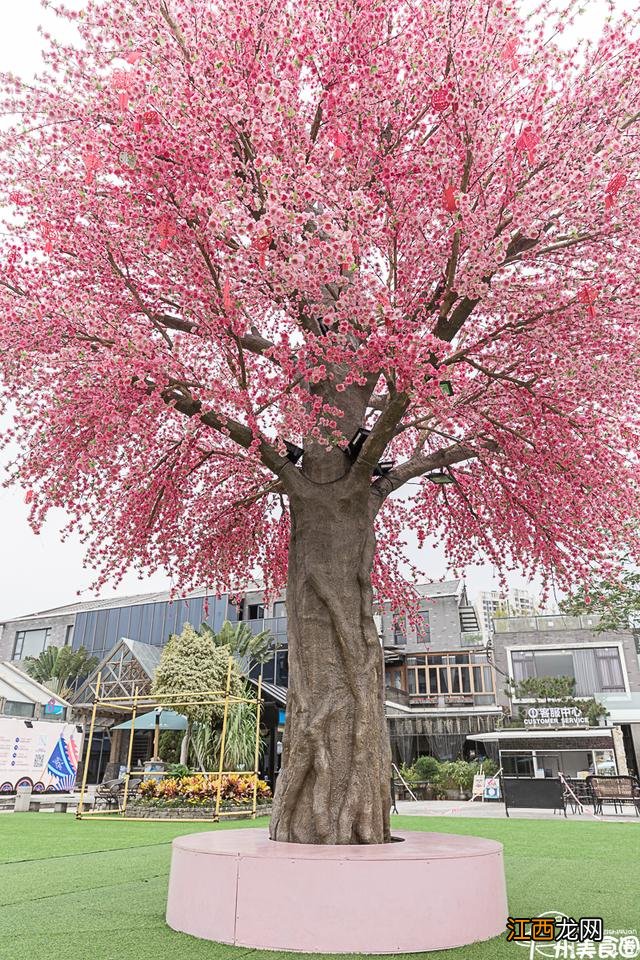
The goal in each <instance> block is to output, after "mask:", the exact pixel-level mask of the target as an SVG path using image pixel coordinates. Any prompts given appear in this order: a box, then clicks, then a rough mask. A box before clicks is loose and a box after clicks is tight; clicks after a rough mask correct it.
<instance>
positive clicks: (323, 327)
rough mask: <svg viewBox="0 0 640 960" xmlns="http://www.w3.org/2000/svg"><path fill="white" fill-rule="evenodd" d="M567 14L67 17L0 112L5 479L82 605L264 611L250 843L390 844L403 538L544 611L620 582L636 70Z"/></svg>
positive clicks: (628, 482)
mask: <svg viewBox="0 0 640 960" xmlns="http://www.w3.org/2000/svg"><path fill="white" fill-rule="evenodd" d="M576 10H577V4H575V3H572V2H568V3H565V4H562V5H561V8H559V9H555V8H554V5H553V4H552V3H550V2H542V3H541V4H540V5H539V6H538V7H537V8H536V9H535V10H533V11H530V12H529V14H528V15H527V16H526V17H525V16H524V14H522V15H520V13H519V8H518V5H517V4H514V3H511V2H506V0H491V2H490V0H305V2H304V3H298V4H292V3H287V2H284V0H225V2H224V3H222V2H219V0H109V2H106V0H105V2H101V0H91V2H88V3H87V4H86V7H85V9H84V10H83V12H82V13H81V14H77V13H75V14H74V13H64V12H62V13H61V15H62V16H65V17H67V19H69V20H70V21H71V23H72V25H75V26H76V27H77V31H78V40H77V42H76V43H75V45H70V46H65V45H61V44H59V43H56V42H54V41H52V40H51V41H48V53H47V60H46V68H45V69H46V72H45V73H43V75H42V76H40V77H39V78H37V79H36V80H34V81H29V82H21V81H19V80H18V79H15V78H12V77H6V78H5V79H4V95H3V106H2V111H3V115H4V125H3V127H2V141H3V148H4V150H3V158H2V161H1V166H0V196H1V198H2V202H3V203H4V205H5V209H6V216H5V222H4V226H3V235H2V239H1V247H2V263H1V269H0V284H1V286H0V291H1V293H0V299H1V306H2V311H1V314H0V365H1V368H2V375H3V382H4V396H5V398H6V399H7V400H8V401H10V402H11V404H12V408H15V409H17V415H16V426H15V430H14V431H12V433H11V437H13V438H14V439H17V441H18V442H19V444H20V449H21V450H22V454H21V456H20V459H19V461H18V462H17V463H16V464H15V475H16V476H17V477H18V478H19V479H20V481H21V482H22V483H23V484H24V485H25V487H26V489H27V494H26V496H27V499H28V501H29V502H31V510H32V512H31V517H32V522H33V524H34V525H35V526H36V527H37V526H38V525H39V524H40V523H41V522H42V520H43V518H44V516H45V514H46V511H47V510H48V509H49V508H50V507H51V506H59V507H63V508H64V509H65V510H67V511H68V512H69V514H70V516H71V525H72V526H74V525H75V526H76V527H77V528H78V529H79V530H80V531H82V533H83V535H84V536H85V537H86V539H87V542H88V562H89V564H90V565H91V566H93V567H95V568H96V569H97V570H98V571H99V573H98V574H97V582H98V583H100V582H105V580H106V579H107V578H110V577H113V576H114V575H115V576H116V577H117V576H118V575H120V574H121V573H122V572H123V571H124V570H125V569H126V568H127V567H129V566H130V565H131V564H134V565H137V566H138V567H139V568H140V569H141V570H144V569H149V568H157V567H165V568H166V569H168V570H169V571H170V572H171V575H172V576H173V577H174V579H175V582H176V584H177V586H178V587H180V588H187V587H189V586H191V585H207V586H211V587H213V588H217V589H219V590H222V589H226V588H231V589H232V590H233V589H240V588H241V586H242V584H243V582H246V580H247V578H249V577H250V576H252V575H254V574H255V571H256V570H260V571H261V572H262V574H263V575H264V577H265V580H266V582H267V584H268V586H269V587H270V588H271V590H272V591H275V590H277V589H279V588H281V587H282V586H283V585H284V583H285V581H286V582H287V613H288V618H289V626H288V632H289V664H290V685H289V699H288V708H287V727H286V733H285V747H284V766H283V772H282V774H281V776H280V778H279V783H278V790H277V795H276V799H275V808H274V814H273V818H272V824H271V832H272V836H273V837H274V838H275V839H277V840H293V841H301V842H310V843H370V842H379V841H385V840H388V839H389V821H388V809H389V798H388V793H387V784H388V782H389V773H390V769H389V761H390V757H389V748H388V742H387V734H386V730H385V720H384V704H383V661H382V654H381V649H380V643H379V639H378V635H377V632H376V628H375V624H374V620H373V613H372V603H373V598H374V592H375V593H376V594H377V596H378V598H380V599H384V598H387V599H391V600H392V601H393V602H395V603H398V602H400V600H401V599H402V596H403V588H402V583H401V580H400V579H399V576H398V564H399V562H400V561H401V559H402V555H403V548H404V543H403V530H405V529H406V527H407V526H409V527H411V528H412V529H413V530H414V531H415V532H416V533H417V536H418V539H419V541H420V542H424V541H425V539H427V538H431V537H434V536H435V537H438V538H440V540H441V542H442V543H443V544H444V547H445V549H446V551H447V554H448V557H449V560H450V564H451V565H452V566H456V567H462V566H463V565H464V564H465V563H467V562H469V561H471V560H473V559H474V558H475V557H477V556H478V554H479V553H481V554H483V555H484V556H485V557H486V556H488V557H489V558H490V559H491V561H492V562H495V563H496V564H499V565H501V566H502V567H503V568H504V567H505V566H508V565H509V564H511V563H515V562H518V563H519V564H520V565H521V566H522V567H523V568H524V570H525V571H526V572H528V573H534V572H536V571H537V572H542V574H543V575H547V576H549V575H553V576H555V577H556V578H557V581H558V582H560V583H562V582H570V581H574V582H576V581H577V582H580V581H582V580H584V578H585V577H586V576H587V574H588V571H589V569H590V566H591V564H592V563H593V562H594V561H595V560H596V559H597V558H598V556H599V555H600V554H601V553H602V552H603V551H604V549H605V547H606V550H607V555H612V556H613V555H616V550H618V549H621V544H623V543H624V546H625V551H626V552H627V553H628V552H631V553H632V554H635V555H637V549H638V543H637V528H635V527H628V526H627V521H628V518H630V517H631V516H633V515H636V516H637V512H638V465H637V458H636V455H635V452H634V451H635V450H636V448H637V440H638V427H639V422H638V421H639V417H638V406H637V399H636V394H637V389H638V388H637V384H638V376H639V373H640V370H639V367H640V352H639V348H640V337H639V330H640V324H639V312H638V308H639V291H640V286H639V284H640V281H639V279H638V278H639V275H640V214H639V211H638V193H639V190H638V173H637V171H638V155H639V149H638V143H639V139H638V138H639V132H640V125H639V123H638V121H639V109H640V103H639V90H640V83H639V81H640V46H639V43H638V39H637V33H636V24H635V22H634V21H633V20H632V19H631V17H629V16H625V15H622V16H621V17H620V18H619V19H616V18H615V17H612V18H610V19H609V20H608V21H607V22H606V24H605V26H604V29H603V32H602V35H601V36H600V37H599V38H598V39H597V40H593V41H592V42H587V43H584V44H579V45H577V46H575V48H574V47H572V46H571V45H570V44H567V43H566V42H564V36H563V34H562V31H563V29H564V28H565V27H566V26H567V25H569V26H570V25H571V23H572V18H573V16H574V11H576ZM363 431H365V432H363ZM366 431H368V433H367V432H366ZM297 448H301V450H302V454H301V456H300V450H299V449H297ZM438 481H440V482H438ZM445 481H451V482H448V483H446V485H445Z"/></svg>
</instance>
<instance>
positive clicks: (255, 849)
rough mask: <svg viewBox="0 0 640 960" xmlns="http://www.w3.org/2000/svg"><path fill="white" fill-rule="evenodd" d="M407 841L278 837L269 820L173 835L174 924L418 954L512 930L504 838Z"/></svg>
mask: <svg viewBox="0 0 640 960" xmlns="http://www.w3.org/2000/svg"><path fill="white" fill-rule="evenodd" d="M400 837H401V838H402V840H403V841H404V842H402V843H388V844H375V845H371V846H366V845H364V846H353V847H351V846H326V847H321V846H318V847H316V846H310V845H307V844H297V843H274V842H273V841H272V840H269V838H268V835H267V832H266V831H265V830H256V829H250V830H224V831H215V832H209V833H195V834H190V835H189V836H185V837H178V838H177V839H175V840H174V841H173V854H172V861H171V876H170V881H169V899H168V903H167V923H168V924H169V926H170V927H172V928H173V929H174V930H180V931H182V932H184V933H190V934H192V935H193V936H195V937H201V938H202V939H204V940H216V941H219V942H222V943H231V944H237V945H238V946H242V947H257V948H259V949H260V948H262V949H266V950H296V951H301V952H308V953H411V952H422V951H425V950H443V949H447V948H448V947H460V946H463V945H465V944H469V943H474V942H475V941H477V940H487V939H488V938H489V937H495V936H497V935H499V934H501V933H503V932H504V930H505V924H506V919H507V898H506V890H505V880H504V867H503V862H502V844H500V843H496V842H495V841H493V840H484V839H481V838H479V837H465V836H457V835H454V834H445V833H403V834H400Z"/></svg>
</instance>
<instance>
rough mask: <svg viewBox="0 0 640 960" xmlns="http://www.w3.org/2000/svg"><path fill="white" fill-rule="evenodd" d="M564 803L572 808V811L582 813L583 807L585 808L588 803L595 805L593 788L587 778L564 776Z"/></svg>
mask: <svg viewBox="0 0 640 960" xmlns="http://www.w3.org/2000/svg"><path fill="white" fill-rule="evenodd" d="M562 783H563V787H564V804H565V807H568V808H569V809H570V810H571V813H580V812H581V807H582V809H584V807H585V806H587V804H589V805H590V806H593V807H594V811H595V800H594V796H593V790H592V789H591V786H590V784H588V783H587V781H586V780H578V779H577V778H575V777H563V778H562Z"/></svg>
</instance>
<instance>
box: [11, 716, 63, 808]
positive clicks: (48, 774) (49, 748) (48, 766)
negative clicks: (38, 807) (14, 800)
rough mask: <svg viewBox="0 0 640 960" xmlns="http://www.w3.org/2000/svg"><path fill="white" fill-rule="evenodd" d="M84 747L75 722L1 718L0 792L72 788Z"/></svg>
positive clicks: (55, 791)
mask: <svg viewBox="0 0 640 960" xmlns="http://www.w3.org/2000/svg"><path fill="white" fill-rule="evenodd" d="M81 748H82V727H77V726H76V725H75V724H72V723H55V722H48V721H45V720H29V721H28V723H27V722H25V721H24V720H22V719H18V718H13V717H0V793H14V792H15V791H16V789H17V788H18V787H20V786H25V787H30V788H31V789H32V790H33V791H34V793H44V792H47V793H52V792H54V793H58V792H66V791H68V790H73V788H74V786H75V782H76V773H77V770H78V760H79V758H80V750H81Z"/></svg>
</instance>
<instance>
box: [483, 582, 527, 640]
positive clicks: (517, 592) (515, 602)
mask: <svg viewBox="0 0 640 960" xmlns="http://www.w3.org/2000/svg"><path fill="white" fill-rule="evenodd" d="M476 609H477V614H478V620H479V621H480V629H481V631H482V634H483V637H484V638H485V640H487V639H488V638H489V637H490V636H491V634H492V633H493V621H494V619H495V618H496V617H531V616H533V615H534V614H535V612H536V602H535V599H534V597H533V594H532V593H530V592H529V591H528V590H522V589H519V588H514V589H513V590H511V591H510V592H509V593H505V592H503V591H501V590H481V591H480V594H479V596H478V600H477V603H476Z"/></svg>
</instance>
